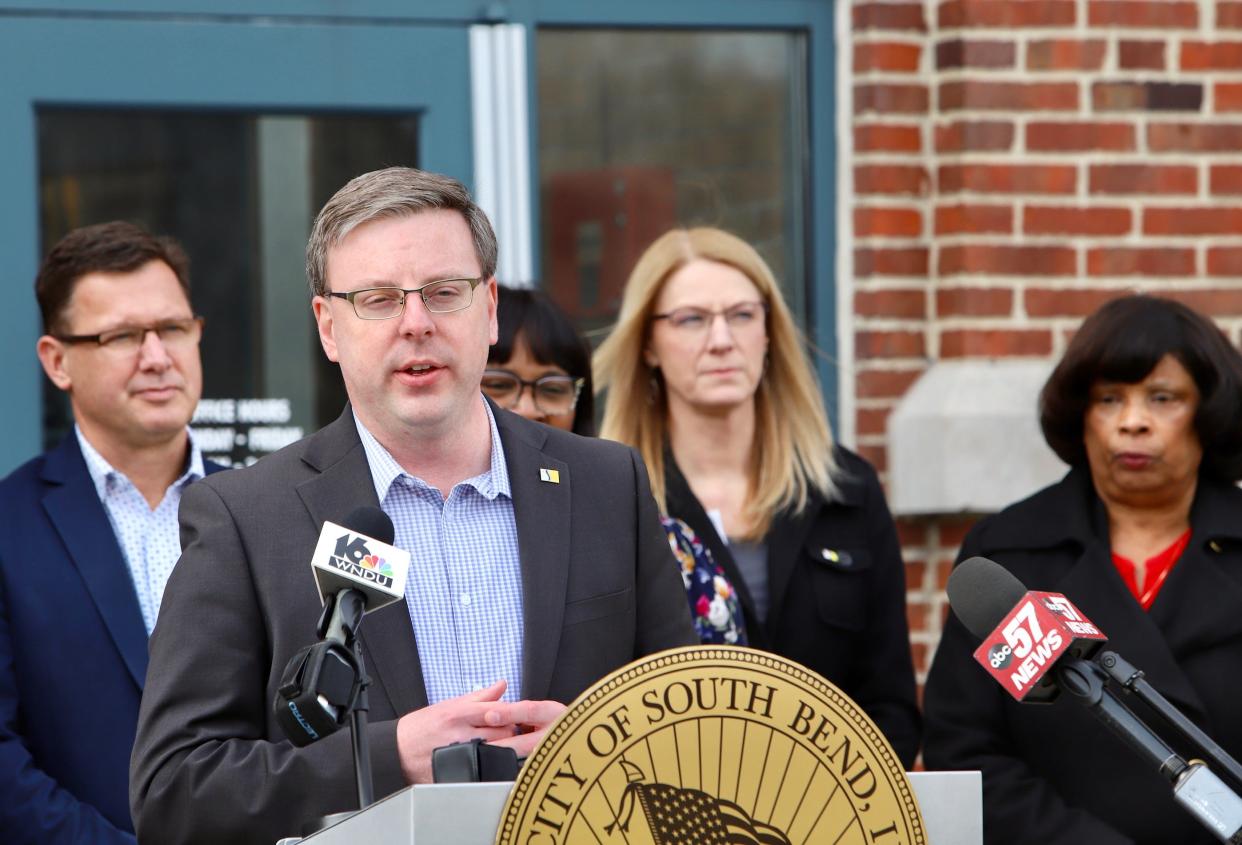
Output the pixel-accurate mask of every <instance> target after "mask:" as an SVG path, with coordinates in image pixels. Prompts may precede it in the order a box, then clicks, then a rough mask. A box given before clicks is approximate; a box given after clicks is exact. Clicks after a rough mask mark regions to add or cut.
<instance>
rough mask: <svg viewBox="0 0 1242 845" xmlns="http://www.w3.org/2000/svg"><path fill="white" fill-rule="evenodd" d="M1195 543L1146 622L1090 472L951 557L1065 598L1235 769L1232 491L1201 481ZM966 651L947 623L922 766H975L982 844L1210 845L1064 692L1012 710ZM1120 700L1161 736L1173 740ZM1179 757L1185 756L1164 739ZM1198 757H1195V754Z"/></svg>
mask: <svg viewBox="0 0 1242 845" xmlns="http://www.w3.org/2000/svg"><path fill="white" fill-rule="evenodd" d="M1190 523H1191V530H1192V534H1191V539H1190V544H1189V545H1188V546H1187V547H1186V550H1185V552H1184V553H1183V555H1182V558H1181V560H1180V561H1179V562H1178V563H1177V565H1176V566H1174V568H1173V570H1172V571H1171V572H1170V573H1169V576H1168V580H1167V581H1165V584H1164V587H1163V588H1162V589H1161V591H1160V593H1159V595H1158V596H1157V597H1156V600H1155V602H1154V603H1153V604H1152V606H1151V609H1150V610H1149V611H1144V610H1143V609H1142V606H1141V605H1139V603H1138V601H1137V600H1136V599H1135V598H1134V597H1133V595H1132V594H1131V593H1130V591H1129V589H1128V588H1127V587H1126V586H1125V584H1124V582H1123V581H1122V580H1121V576H1120V575H1119V574H1118V572H1117V569H1116V567H1115V566H1114V565H1113V563H1112V559H1111V554H1110V550H1109V542H1108V530H1107V524H1108V523H1107V517H1106V514H1105V511H1104V506H1103V504H1102V503H1101V502H1100V500H1099V499H1098V498H1097V497H1096V495H1095V491H1094V488H1093V487H1092V484H1091V479H1090V475H1089V473H1088V472H1087V471H1086V470H1085V469H1076V470H1073V471H1071V472H1070V473H1069V474H1068V475H1067V476H1066V477H1065V478H1064V479H1063V480H1062V481H1060V482H1059V483H1057V484H1055V485H1053V486H1051V487H1048V488H1046V489H1044V490H1042V491H1040V492H1039V493H1036V494H1035V495H1034V496H1032V497H1031V498H1029V499H1027V500H1025V501H1022V502H1019V503H1018V504H1016V505H1013V506H1011V507H1009V508H1007V509H1006V510H1004V511H1002V512H1001V513H999V514H997V515H995V516H992V517H989V518H987V519H985V520H983V521H981V522H980V523H979V524H978V525H976V526H975V527H974V529H973V530H972V531H971V532H970V534H969V535H968V536H967V538H966V542H965V543H964V544H963V545H962V550H961V554H960V555H959V559H964V558H966V557H970V556H972V555H983V556H985V557H988V558H991V559H993V560H995V561H996V562H997V563H1000V564H1001V565H1003V566H1004V567H1006V568H1007V569H1009V570H1010V571H1011V572H1013V574H1014V575H1016V576H1017V577H1018V578H1019V579H1020V580H1021V581H1022V582H1023V583H1024V584H1026V586H1027V588H1028V589H1031V590H1047V591H1052V592H1058V593H1064V594H1065V595H1066V596H1068V597H1069V598H1070V600H1071V601H1073V602H1074V604H1076V605H1077V606H1078V608H1079V609H1080V610H1082V612H1083V613H1084V614H1085V615H1086V616H1087V618H1089V619H1090V620H1091V621H1092V622H1094V623H1095V624H1096V625H1097V626H1099V628H1100V630H1102V631H1103V632H1104V633H1105V634H1106V635H1108V637H1109V647H1110V648H1112V649H1113V650H1115V651H1116V652H1117V653H1118V654H1120V655H1121V656H1122V657H1124V658H1126V659H1127V660H1128V661H1129V662H1130V663H1132V664H1134V665H1135V666H1136V667H1138V668H1139V669H1141V670H1143V671H1144V672H1145V673H1146V675H1147V679H1148V680H1149V681H1150V682H1151V683H1152V685H1153V686H1155V687H1156V689H1157V690H1159V691H1160V692H1161V693H1162V694H1163V695H1164V696H1165V697H1166V698H1168V699H1169V701H1171V702H1172V703H1173V704H1174V705H1175V706H1176V707H1178V708H1179V709H1180V710H1181V711H1182V712H1183V713H1185V714H1186V715H1187V716H1189V717H1190V718H1191V719H1193V720H1194V721H1195V722H1196V723H1198V725H1199V726H1200V727H1201V728H1203V729H1204V730H1205V731H1206V732H1207V733H1208V735H1209V736H1211V737H1212V738H1213V739H1215V740H1216V741H1217V742H1218V743H1219V744H1220V745H1222V746H1223V747H1224V748H1225V749H1226V750H1227V751H1228V752H1229V753H1230V754H1232V755H1233V756H1235V757H1239V756H1242V671H1240V670H1242V491H1240V490H1238V488H1236V487H1234V486H1233V485H1228V484H1221V483H1217V482H1212V481H1208V480H1206V479H1200V482H1199V486H1198V490H1197V492H1196V496H1195V501H1194V505H1193V507H1192V509H1191V513H1190ZM976 646H977V642H976V640H975V639H974V637H972V636H971V635H970V634H969V633H968V632H967V631H966V629H965V628H964V627H963V626H962V625H961V623H959V622H958V621H957V619H956V618H951V619H950V620H949V621H948V622H947V624H946V626H945V631H944V637H943V639H942V640H941V642H940V648H939V650H938V652H937V654H936V659H935V661H934V663H933V665H932V668H931V673H930V676H929V677H928V679H927V686H926V689H925V691H924V699H923V704H924V712H925V716H926V719H927V735H926V744H925V748H924V752H923V756H924V761H925V762H926V764H927V768H929V769H982V770H983V793H984V794H983V807H984V836H985V839H986V840H987V842H989V843H1006V845H1019V843H1023V842H1029V843H1040V845H1047V844H1048V843H1066V845H1068V843H1075V845H1078V843H1092V845H1119V843H1151V845H1157V843H1159V845H1171V844H1172V843H1176V845H1188V843H1200V842H1202V843H1208V842H1214V841H1216V840H1214V839H1213V838H1212V837H1211V836H1210V835H1209V834H1208V833H1207V832H1206V831H1205V830H1203V829H1202V828H1200V827H1199V826H1198V824H1197V823H1196V822H1195V821H1194V820H1193V819H1192V818H1191V817H1190V816H1189V815H1187V814H1186V812H1185V811H1184V810H1182V809H1181V808H1180V807H1178V806H1176V805H1175V804H1174V803H1173V799H1172V791H1171V787H1170V785H1169V783H1168V781H1166V780H1165V779H1164V778H1163V777H1162V776H1161V775H1159V774H1157V772H1156V771H1154V770H1153V769H1152V768H1151V767H1149V766H1148V765H1146V764H1144V763H1142V762H1141V761H1140V758H1139V757H1138V756H1136V755H1135V753H1134V752H1132V751H1131V750H1129V749H1128V748H1127V747H1125V746H1124V745H1123V744H1122V742H1121V740H1119V739H1117V738H1116V737H1115V735H1114V734H1112V733H1111V732H1110V731H1108V730H1107V729H1106V728H1105V727H1104V726H1103V725H1102V724H1100V723H1098V722H1097V721H1096V719H1095V717H1094V716H1092V715H1091V714H1090V713H1089V712H1087V711H1086V710H1085V709H1083V708H1082V707H1080V706H1079V705H1078V704H1077V703H1076V702H1074V701H1072V700H1070V699H1069V697H1068V696H1062V697H1061V698H1060V699H1059V700H1057V701H1056V702H1054V703H1052V704H1047V705H1036V704H1021V705H1020V704H1018V703H1017V702H1015V701H1014V700H1013V699H1012V698H1010V697H1009V695H1008V694H1007V693H1006V692H1005V691H1004V690H1003V689H1002V688H1001V687H1000V686H999V685H998V684H997V683H996V682H995V681H993V680H992V678H991V677H989V676H988V675H987V673H986V672H984V670H983V669H982V668H981V667H980V666H979V665H978V664H976V663H975V662H974V660H973V659H972V657H971V653H972V651H973V650H974V648H975V647H976ZM1122 695H1123V697H1124V700H1125V701H1126V703H1127V704H1128V705H1129V706H1130V707H1131V709H1133V710H1134V711H1135V712H1136V713H1138V714H1139V716H1140V717H1142V718H1143V719H1144V721H1146V722H1147V723H1148V724H1149V725H1151V726H1152V727H1153V728H1156V729H1157V732H1158V733H1160V735H1161V736H1163V737H1165V739H1166V740H1172V739H1173V738H1174V734H1173V733H1172V731H1171V729H1167V728H1165V727H1164V725H1163V723H1162V722H1161V721H1160V720H1159V717H1157V716H1156V715H1155V714H1153V713H1151V711H1150V710H1148V709H1147V708H1146V707H1144V706H1143V705H1142V703H1141V702H1139V701H1137V700H1135V699H1134V698H1133V697H1132V696H1129V695H1126V694H1124V693H1123V694H1122ZM1170 744H1172V745H1173V746H1174V748H1175V749H1177V750H1178V751H1179V752H1180V753H1182V755H1183V756H1187V754H1188V752H1189V751H1190V749H1188V748H1187V747H1186V746H1185V745H1184V744H1183V743H1180V742H1170ZM1190 756H1195V755H1190Z"/></svg>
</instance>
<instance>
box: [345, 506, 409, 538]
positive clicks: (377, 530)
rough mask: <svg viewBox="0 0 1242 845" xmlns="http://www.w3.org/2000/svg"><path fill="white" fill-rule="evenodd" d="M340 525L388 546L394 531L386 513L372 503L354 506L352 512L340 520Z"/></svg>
mask: <svg viewBox="0 0 1242 845" xmlns="http://www.w3.org/2000/svg"><path fill="white" fill-rule="evenodd" d="M341 525H342V526H343V527H345V528H348V529H349V530H350V531H354V532H357V533H358V534H365V535H367V536H368V537H371V538H372V539H375V540H379V541H380V542H381V543H386V544H388V545H390V546H391V545H392V540H393V536H394V535H395V533H396V532H395V531H394V529H393V527H392V520H391V519H389V517H388V514H386V513H384V512H383V511H382V510H380V509H379V508H377V507H374V506H372V505H366V506H364V507H361V508H354V510H353V512H351V513H350V515H349V516H347V517H345V519H344V521H342V522H341Z"/></svg>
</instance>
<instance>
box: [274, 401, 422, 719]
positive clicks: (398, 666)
mask: <svg viewBox="0 0 1242 845" xmlns="http://www.w3.org/2000/svg"><path fill="white" fill-rule="evenodd" d="M302 460H303V461H305V462H306V463H307V464H309V465H310V466H311V467H312V468H314V469H316V470H318V471H319V475H317V476H315V477H314V478H312V479H310V480H308V481H304V482H302V484H300V485H298V488H297V490H298V495H299V496H301V498H302V502H303V503H304V504H305V505H306V509H307V511H308V512H309V513H310V517H311V520H312V522H313V523H314V526H315V531H316V532H318V531H319V529H320V528H321V527H322V526H323V523H324V522H326V521H331V522H336V523H338V524H339V523H340V522H341V520H343V519H344V518H345V517H347V516H349V514H350V513H351V512H352V511H353V510H354V509H355V508H357V507H361V506H363V505H373V506H375V507H379V500H378V498H377V497H376V495H375V483H374V481H373V480H372V478H371V469H370V466H369V465H368V464H367V457H366V452H365V450H364V449H363V448H362V441H361V440H359V439H358V429H357V426H356V425H355V424H354V418H353V412H352V410H351V409H350V408H349V407H348V406H347V407H346V408H345V413H343V414H342V415H341V416H340V417H339V418H338V419H337V420H336V421H335V422H333V423H332V424H330V425H329V426H327V427H326V428H324V429H323V430H322V431H320V432H319V433H318V434H315V435H313V436H312V437H311V438H310V440H309V441H308V442H307V445H306V451H305V453H304V454H303V456H302ZM411 565H415V564H414V562H411ZM307 574H308V575H309V573H307ZM360 637H361V640H362V645H363V650H364V654H365V658H366V662H367V670H368V674H370V675H371V679H372V681H374V682H375V684H376V686H377V687H378V688H379V689H381V690H383V692H384V694H385V695H386V696H387V697H388V701H389V703H390V704H391V705H392V709H393V712H394V713H396V714H397V715H398V716H399V715H401V714H402V713H408V712H409V711H411V710H416V709H418V708H420V707H425V706H426V705H427V687H426V685H425V683H424V682H423V670H422V664H421V663H420V662H419V659H418V645H417V644H416V643H415V641H414V628H413V626H412V625H411V624H410V616H409V612H408V611H407V609H406V606H405V602H403V601H399V602H394V603H392V604H390V605H388V606H387V607H383V608H380V609H379V610H377V611H375V612H373V613H368V614H367V616H366V619H365V620H364V621H363V623H362V630H361V634H360ZM372 689H373V690H374V689H376V687H372Z"/></svg>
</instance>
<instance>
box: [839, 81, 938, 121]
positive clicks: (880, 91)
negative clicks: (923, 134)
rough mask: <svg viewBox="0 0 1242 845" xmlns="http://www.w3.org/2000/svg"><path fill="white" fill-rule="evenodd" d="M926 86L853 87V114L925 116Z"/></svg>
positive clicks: (873, 84)
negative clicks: (872, 113) (873, 113)
mask: <svg viewBox="0 0 1242 845" xmlns="http://www.w3.org/2000/svg"><path fill="white" fill-rule="evenodd" d="M927 105H928V93H927V86H926V85H904V84H902V85H899V84H890V83H879V82H875V83H867V84H865V85H855V86H854V114H866V113H868V112H876V113H878V114H926V113H927Z"/></svg>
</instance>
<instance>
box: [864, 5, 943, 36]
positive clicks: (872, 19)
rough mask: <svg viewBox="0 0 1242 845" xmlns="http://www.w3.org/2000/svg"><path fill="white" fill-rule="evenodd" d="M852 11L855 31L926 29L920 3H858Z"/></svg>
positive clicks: (922, 30) (920, 30) (924, 30)
mask: <svg viewBox="0 0 1242 845" xmlns="http://www.w3.org/2000/svg"><path fill="white" fill-rule="evenodd" d="M852 11H853V19H854V31H855V32H858V31H861V30H865V29H892V30H912V31H914V32H926V31H927V23H926V21H924V20H923V4H922V3H860V4H858V5H855V6H854V8H853V10H852Z"/></svg>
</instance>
